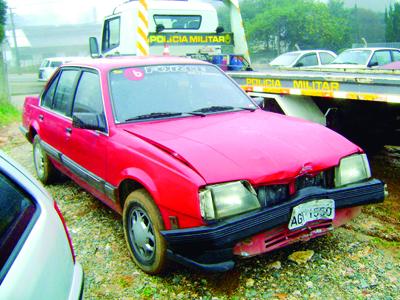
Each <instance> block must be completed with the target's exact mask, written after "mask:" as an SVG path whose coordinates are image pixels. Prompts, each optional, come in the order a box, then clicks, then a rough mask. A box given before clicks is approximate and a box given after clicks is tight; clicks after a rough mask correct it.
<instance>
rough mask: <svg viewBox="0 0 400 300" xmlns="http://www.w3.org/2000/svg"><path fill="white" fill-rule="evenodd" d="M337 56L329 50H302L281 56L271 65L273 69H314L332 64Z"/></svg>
mask: <svg viewBox="0 0 400 300" xmlns="http://www.w3.org/2000/svg"><path fill="white" fill-rule="evenodd" d="M335 58H336V54H335V53H334V52H332V51H328V50H302V51H293V52H287V53H284V54H282V55H279V56H278V57H277V58H275V59H274V60H273V61H271V62H270V63H269V65H270V66H271V67H286V68H298V67H313V66H322V65H327V64H329V63H331V62H332V61H333V60H334V59H335Z"/></svg>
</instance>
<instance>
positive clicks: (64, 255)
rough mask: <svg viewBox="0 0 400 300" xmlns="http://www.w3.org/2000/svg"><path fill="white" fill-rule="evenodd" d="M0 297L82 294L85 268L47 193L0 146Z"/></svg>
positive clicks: (70, 296) (50, 298)
mask: <svg viewBox="0 0 400 300" xmlns="http://www.w3.org/2000/svg"><path fill="white" fill-rule="evenodd" d="M0 189H1V195H0V299H21V300H22V299H41V300H45V299H48V300H54V299H69V300H75V299H82V297H83V270H82V267H81V265H80V264H79V263H78V262H77V261H75V255H74V251H73V247H72V243H71V239H70V237H69V235H68V231H67V227H66V225H65V223H64V219H63V217H62V215H61V213H60V211H59V209H58V208H57V205H56V202H55V201H53V200H52V199H51V198H50V196H49V194H48V193H47V192H46V191H45V190H44V189H43V187H42V186H41V185H40V183H39V182H37V181H36V180H35V179H33V178H32V177H31V176H30V175H28V174H27V172H26V171H25V170H23V169H22V167H21V166H19V165H18V164H16V163H15V162H13V161H12V160H10V159H9V158H8V157H7V156H6V155H5V154H4V153H2V152H1V151H0Z"/></svg>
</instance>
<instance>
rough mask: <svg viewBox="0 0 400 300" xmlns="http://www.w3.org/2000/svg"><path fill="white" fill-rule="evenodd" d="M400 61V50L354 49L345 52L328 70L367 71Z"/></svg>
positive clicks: (328, 66)
mask: <svg viewBox="0 0 400 300" xmlns="http://www.w3.org/2000/svg"><path fill="white" fill-rule="evenodd" d="M396 61H400V49H396V48H353V49H347V50H344V51H343V52H342V53H340V54H339V55H338V57H337V58H336V59H335V60H334V61H333V62H332V63H331V64H329V65H327V66H324V68H325V67H327V68H339V69H365V68H373V67H379V66H383V65H387V64H390V63H392V62H396Z"/></svg>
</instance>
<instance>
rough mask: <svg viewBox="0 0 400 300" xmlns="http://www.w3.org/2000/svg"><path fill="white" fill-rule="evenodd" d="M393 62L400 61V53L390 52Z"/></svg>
mask: <svg viewBox="0 0 400 300" xmlns="http://www.w3.org/2000/svg"><path fill="white" fill-rule="evenodd" d="M392 58H393V61H400V51H395V50H394V51H392Z"/></svg>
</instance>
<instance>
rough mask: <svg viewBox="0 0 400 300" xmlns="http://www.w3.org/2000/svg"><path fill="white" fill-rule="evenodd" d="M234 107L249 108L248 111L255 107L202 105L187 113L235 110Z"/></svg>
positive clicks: (253, 109)
mask: <svg viewBox="0 0 400 300" xmlns="http://www.w3.org/2000/svg"><path fill="white" fill-rule="evenodd" d="M236 109H243V110H249V111H255V110H256V108H255V107H233V106H228V105H227V106H209V107H203V108H200V109H196V110H194V111H192V112H190V113H189V114H197V113H203V114H204V113H208V112H219V111H229V110H236Z"/></svg>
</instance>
